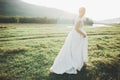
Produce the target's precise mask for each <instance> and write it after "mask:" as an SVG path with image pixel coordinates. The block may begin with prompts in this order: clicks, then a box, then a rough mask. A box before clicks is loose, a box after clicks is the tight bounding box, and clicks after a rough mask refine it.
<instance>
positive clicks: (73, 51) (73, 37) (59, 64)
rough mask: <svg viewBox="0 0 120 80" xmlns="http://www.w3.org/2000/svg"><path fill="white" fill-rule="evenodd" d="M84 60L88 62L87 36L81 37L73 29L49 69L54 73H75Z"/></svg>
mask: <svg viewBox="0 0 120 80" xmlns="http://www.w3.org/2000/svg"><path fill="white" fill-rule="evenodd" d="M82 30H83V29H82ZM84 62H88V37H86V38H83V37H82V35H80V34H79V33H78V32H76V30H75V29H73V30H72V31H71V32H70V33H69V34H68V36H67V37H66V39H65V42H64V44H63V46H62V48H61V50H60V51H59V53H58V55H57V57H56V58H55V60H54V63H53V65H52V66H51V68H50V71H51V72H54V73H56V74H63V73H68V74H77V70H78V71H80V70H81V68H82V67H83V64H84Z"/></svg>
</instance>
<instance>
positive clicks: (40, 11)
mask: <svg viewBox="0 0 120 80" xmlns="http://www.w3.org/2000/svg"><path fill="white" fill-rule="evenodd" d="M0 15H2V16H25V17H48V18H70V19H71V18H74V17H75V16H76V15H75V14H72V13H69V12H66V11H63V10H60V9H56V8H49V7H44V6H38V5H33V4H29V3H26V2H24V1H22V0H0Z"/></svg>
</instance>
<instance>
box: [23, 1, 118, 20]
mask: <svg viewBox="0 0 120 80" xmlns="http://www.w3.org/2000/svg"><path fill="white" fill-rule="evenodd" d="M22 1H24V2H27V3H30V4H34V5H41V6H46V7H51V8H57V9H62V10H64V11H67V12H71V13H74V14H77V13H78V9H79V7H81V6H85V7H86V9H87V13H86V16H87V17H90V18H92V19H94V20H102V19H109V18H115V17H120V11H119V7H120V5H119V2H120V1H119V0H22Z"/></svg>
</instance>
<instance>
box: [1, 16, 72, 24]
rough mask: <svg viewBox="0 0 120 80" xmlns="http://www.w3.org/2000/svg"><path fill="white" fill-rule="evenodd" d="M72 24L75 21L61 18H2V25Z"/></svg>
mask: <svg viewBox="0 0 120 80" xmlns="http://www.w3.org/2000/svg"><path fill="white" fill-rule="evenodd" d="M71 22H73V20H70V19H59V18H47V17H16V16H15V17H14V16H0V23H41V24H55V23H64V24H69V23H71Z"/></svg>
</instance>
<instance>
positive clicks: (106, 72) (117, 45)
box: [0, 24, 120, 80]
mask: <svg viewBox="0 0 120 80" xmlns="http://www.w3.org/2000/svg"><path fill="white" fill-rule="evenodd" d="M0 25H2V26H6V28H0V80H120V26H117V27H116V26H112V27H99V28H89V27H85V30H86V32H87V33H88V36H89V62H88V63H86V65H85V66H84V67H83V68H82V70H81V71H80V72H79V73H78V74H76V75H70V74H62V75H57V74H51V73H50V71H49V68H50V67H51V65H52V64H53V61H54V59H55V57H56V56H57V54H58V52H59V50H60V48H61V47H62V45H63V43H64V40H65V38H66V36H67V34H68V33H69V32H70V30H71V28H66V25H55V24H0Z"/></svg>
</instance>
